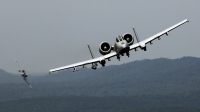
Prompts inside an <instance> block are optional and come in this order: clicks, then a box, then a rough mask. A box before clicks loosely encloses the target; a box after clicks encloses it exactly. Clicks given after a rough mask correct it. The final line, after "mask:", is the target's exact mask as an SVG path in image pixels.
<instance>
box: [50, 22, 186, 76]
mask: <svg viewBox="0 0 200 112" xmlns="http://www.w3.org/2000/svg"><path fill="white" fill-rule="evenodd" d="M186 22H189V21H188V20H187V19H185V20H183V21H181V22H179V23H177V24H175V25H173V26H171V27H169V28H167V29H165V30H163V31H161V32H159V33H157V34H155V35H153V36H151V37H149V38H147V39H145V40H143V41H140V40H139V38H138V36H137V34H136V31H135V29H134V28H133V31H134V34H135V37H136V40H137V43H136V44H133V42H134V37H133V36H132V35H131V34H129V33H125V34H124V35H118V36H117V37H116V42H115V44H114V46H111V45H110V43H108V42H106V41H104V42H102V43H101V44H100V47H99V52H100V53H101V54H102V55H103V56H101V57H98V58H95V57H94V55H93V53H92V50H91V48H90V46H89V45H88V48H89V50H90V53H91V55H92V58H93V59H90V60H87V61H83V62H79V63H75V64H71V65H67V66H63V67H59V68H55V69H51V70H50V71H49V73H51V72H55V71H60V70H64V69H68V68H73V69H74V72H75V71H77V68H76V67H78V66H83V67H84V66H85V65H88V64H92V67H91V68H92V69H94V70H95V69H96V68H97V63H100V64H101V65H102V66H105V64H106V59H108V61H110V58H111V57H114V56H117V59H118V60H120V56H124V54H126V56H128V57H129V55H130V54H129V51H130V50H133V49H134V50H135V51H137V48H140V49H142V50H144V51H146V50H147V47H146V44H148V43H150V44H152V41H153V40H155V39H158V40H160V37H161V36H163V35H165V34H166V35H167V36H168V35H169V32H170V31H171V30H173V29H175V28H177V27H179V26H181V25H182V24H184V23H186ZM111 51H112V52H111Z"/></svg>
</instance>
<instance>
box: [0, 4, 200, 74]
mask: <svg viewBox="0 0 200 112" xmlns="http://www.w3.org/2000/svg"><path fill="white" fill-rule="evenodd" d="M199 6H200V1H199V0H153V1H149V0H138V1H134V0H117V1H116V0H106V1H100V0H84V1H83V0H1V1H0V17H1V18H0V54H1V56H0V68H1V69H4V70H6V71H7V72H11V73H17V68H16V64H15V61H14V60H15V59H16V58H17V59H18V61H19V63H20V65H21V67H22V68H24V69H26V70H27V72H28V73H29V74H33V73H44V72H45V73H48V71H49V69H52V68H57V67H61V66H64V65H68V64H72V63H76V62H79V61H84V60H87V59H90V58H91V56H90V53H89V50H88V48H87V43H89V44H90V45H91V47H92V49H93V52H94V55H95V56H96V57H98V56H100V53H99V50H98V48H99V44H100V43H101V42H102V41H107V42H109V43H111V44H112V45H113V44H114V42H115V37H116V36H117V35H119V34H120V35H122V34H124V33H131V34H133V31H132V27H135V28H136V31H137V34H138V36H139V38H140V40H144V39H146V38H148V37H150V36H152V35H154V34H156V33H158V32H160V31H162V30H164V29H166V28H168V27H170V26H172V25H174V24H176V23H178V22H180V21H182V20H184V19H189V20H190V22H189V23H186V24H184V25H183V26H181V27H179V28H177V29H175V30H173V31H172V32H171V33H170V36H168V37H167V36H162V37H161V40H160V41H158V40H156V41H154V42H153V45H151V46H150V45H148V46H147V51H146V52H144V51H142V50H139V51H138V52H135V51H132V52H131V53H130V55H131V56H130V58H127V57H122V58H121V61H118V60H117V59H116V57H114V58H112V59H111V60H112V61H110V62H107V65H110V64H123V63H127V62H130V61H134V60H141V59H154V58H160V57H165V58H172V59H173V58H180V57H183V56H195V57H200V52H199V47H200V46H199V42H200V37H199V36H200V31H199V30H200V24H199V21H200V15H199V11H200V7H199ZM108 63H109V64H108ZM88 67H91V65H89V66H88Z"/></svg>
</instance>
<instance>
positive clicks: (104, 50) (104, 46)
mask: <svg viewBox="0 0 200 112" xmlns="http://www.w3.org/2000/svg"><path fill="white" fill-rule="evenodd" d="M99 52H100V53H101V54H102V55H106V54H109V53H110V52H111V45H110V44H109V43H108V42H102V43H101V44H100V47H99Z"/></svg>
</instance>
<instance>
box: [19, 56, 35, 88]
mask: <svg viewBox="0 0 200 112" xmlns="http://www.w3.org/2000/svg"><path fill="white" fill-rule="evenodd" d="M15 61H16V64H17V67H18V69H19V70H18V72H19V73H20V74H21V76H22V77H23V79H24V81H25V82H26V83H27V84H28V86H29V87H30V88H32V86H31V85H30V84H29V83H28V81H27V77H28V75H27V74H26V71H25V70H22V69H21V68H20V65H19V63H18V61H17V59H15Z"/></svg>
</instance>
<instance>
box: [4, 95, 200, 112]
mask: <svg viewBox="0 0 200 112" xmlns="http://www.w3.org/2000/svg"><path fill="white" fill-rule="evenodd" d="M0 111H1V112H133V111H137V112H144V111H150V112H161V111H162V112H199V111H200V99H196V98H195V97H185V96H181V95H179V96H176V95H175V96H174V95H171V96H170V95H168V96H153V95H148V96H104V97H97V96H54V97H38V98H28V99H21V100H14V101H8V102H2V103H0Z"/></svg>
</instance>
